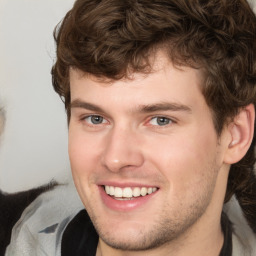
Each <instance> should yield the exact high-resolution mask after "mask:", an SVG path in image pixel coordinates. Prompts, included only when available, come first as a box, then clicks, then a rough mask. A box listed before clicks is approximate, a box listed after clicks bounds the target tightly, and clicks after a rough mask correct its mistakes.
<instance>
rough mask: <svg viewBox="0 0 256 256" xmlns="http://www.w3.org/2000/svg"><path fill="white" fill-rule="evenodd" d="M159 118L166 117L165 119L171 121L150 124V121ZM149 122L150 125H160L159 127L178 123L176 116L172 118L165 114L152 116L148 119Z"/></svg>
mask: <svg viewBox="0 0 256 256" xmlns="http://www.w3.org/2000/svg"><path fill="white" fill-rule="evenodd" d="M157 118H164V119H167V120H169V121H170V123H168V124H163V125H159V124H150V122H151V121H152V120H154V119H157ZM146 123H147V124H149V125H152V126H156V127H157V126H158V127H166V126H170V125H172V124H175V123H177V121H176V120H175V119H174V118H171V117H168V116H165V115H156V116H152V117H150V118H149V119H148V121H147V122H146Z"/></svg>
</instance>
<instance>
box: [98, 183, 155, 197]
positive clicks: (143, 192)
mask: <svg viewBox="0 0 256 256" xmlns="http://www.w3.org/2000/svg"><path fill="white" fill-rule="evenodd" d="M103 188H104V190H105V192H106V194H107V195H109V196H111V197H112V198H114V199H115V200H134V199H137V198H139V197H145V196H147V195H150V194H153V193H155V192H156V191H157V190H158V188H157V187H124V188H121V187H114V186H106V185H105V186H103Z"/></svg>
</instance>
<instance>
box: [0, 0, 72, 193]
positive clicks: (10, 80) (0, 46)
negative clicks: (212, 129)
mask: <svg viewBox="0 0 256 256" xmlns="http://www.w3.org/2000/svg"><path fill="white" fill-rule="evenodd" d="M73 3H74V0H0V105H1V106H4V107H5V109H6V121H7V122H6V127H5V131H4V134H3V137H1V142H0V143H1V144H0V189H1V190H4V191H8V192H13V191H18V190H23V189H27V188H30V187H34V186H37V185H41V184H44V183H46V182H48V181H50V180H51V179H52V178H54V177H55V178H57V179H63V177H64V178H65V177H66V176H68V175H69V174H68V173H69V162H68V155H67V124H66V116H65V111H64V105H63V103H62V102H61V100H60V98H59V97H58V95H57V94H56V93H55V92H54V90H53V88H52V85H51V76H50V70H51V66H52V64H53V62H54V58H55V46H54V40H53V36H52V32H53V29H54V27H55V25H56V24H57V23H58V22H59V21H60V20H61V19H62V18H63V16H64V15H65V13H66V12H67V11H68V10H69V9H70V8H71V7H72V5H73Z"/></svg>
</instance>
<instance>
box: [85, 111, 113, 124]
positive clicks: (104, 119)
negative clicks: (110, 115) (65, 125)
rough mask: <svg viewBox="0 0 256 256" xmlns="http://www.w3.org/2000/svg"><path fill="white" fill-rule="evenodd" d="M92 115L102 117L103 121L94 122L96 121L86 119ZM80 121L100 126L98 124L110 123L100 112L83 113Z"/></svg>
mask: <svg viewBox="0 0 256 256" xmlns="http://www.w3.org/2000/svg"><path fill="white" fill-rule="evenodd" d="M92 117H102V119H103V122H102V123H99V124H94V123H92V122H88V121H86V119H88V118H92ZM80 121H83V122H86V123H87V124H88V125H90V126H98V125H102V124H106V123H109V121H108V120H107V119H106V118H105V117H104V116H103V115H100V114H87V115H83V116H82V117H81V118H80Z"/></svg>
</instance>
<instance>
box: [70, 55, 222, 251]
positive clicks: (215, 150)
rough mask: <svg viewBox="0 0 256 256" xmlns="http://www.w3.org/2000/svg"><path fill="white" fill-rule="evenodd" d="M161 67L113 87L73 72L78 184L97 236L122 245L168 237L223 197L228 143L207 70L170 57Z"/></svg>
mask: <svg viewBox="0 0 256 256" xmlns="http://www.w3.org/2000/svg"><path fill="white" fill-rule="evenodd" d="M155 70H156V71H155V72H153V73H151V74H149V75H143V74H134V77H133V78H132V79H126V80H119V81H114V82H112V83H109V82H107V81H106V82H104V81H99V80H98V79H97V78H96V77H93V76H82V75H81V73H79V72H78V71H76V70H71V71H70V72H71V73H70V79H71V80H70V82H71V119H70V125H69V154H70V161H71V168H72V173H73V178H74V182H75V185H76V187H77V190H78V192H79V194H80V197H81V199H82V201H83V203H84V205H85V208H86V210H87V211H88V213H89V215H90V217H91V219H92V221H93V223H94V225H95V227H96V229H97V231H98V233H99V235H100V239H101V240H102V241H104V243H106V244H108V245H110V246H111V247H115V248H119V249H122V250H144V249H149V248H154V247H157V246H159V245H162V244H164V243H167V242H169V241H171V240H173V239H175V238H177V237H179V236H181V235H182V234H185V233H186V232H187V231H189V230H191V229H192V227H194V226H195V225H197V223H198V222H199V221H198V220H199V219H203V218H204V217H203V216H205V215H208V216H207V218H208V219H209V220H212V219H214V217H215V219H216V213H217V212H218V211H219V209H220V208H221V206H220V205H222V203H223V198H222V197H223V196H224V195H223V194H224V191H225V185H224V186H222V187H221V188H220V187H219V186H220V185H219V184H218V180H219V175H220V173H221V170H222V169H224V167H223V165H224V164H223V155H224V146H222V142H221V138H218V137H217V135H216V132H215V129H214V125H213V121H212V116H211V112H210V109H209V107H208V106H207V104H206V102H205V100H204V97H203V95H202V93H201V91H200V89H199V87H200V83H201V82H202V81H201V80H202V79H201V73H200V71H198V70H195V69H192V68H186V67H184V68H182V70H181V69H176V68H175V67H173V66H172V65H171V64H170V63H168V61H167V60H166V59H165V58H164V57H162V58H161V57H158V58H157V60H156V62H155ZM224 183H225V182H224ZM220 191H221V192H220ZM220 194H221V196H219V195H220ZM218 200H219V201H218ZM217 201H218V202H217ZM216 202H217V203H216ZM216 205H218V206H216ZM217 208H218V209H217ZM217 214H218V213H217ZM219 214H220V213H219ZM213 215H215V216H214V217H213V218H212V219H211V217H212V216H213Z"/></svg>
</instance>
